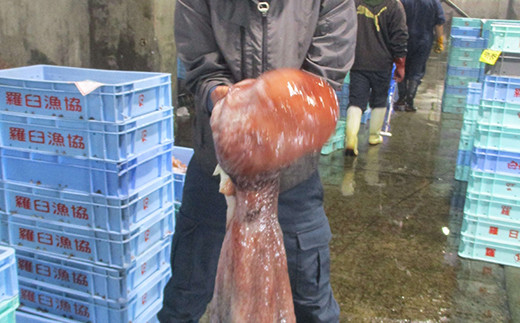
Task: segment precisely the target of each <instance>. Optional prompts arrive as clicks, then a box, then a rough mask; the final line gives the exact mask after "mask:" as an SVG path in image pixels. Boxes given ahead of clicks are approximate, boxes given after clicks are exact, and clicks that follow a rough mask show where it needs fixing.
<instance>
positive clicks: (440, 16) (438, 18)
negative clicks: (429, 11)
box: [433, 0, 446, 26]
mask: <svg viewBox="0 0 520 323" xmlns="http://www.w3.org/2000/svg"><path fill="white" fill-rule="evenodd" d="M433 5H434V7H435V13H436V15H435V25H436V26H438V25H443V24H444V23H445V22H446V17H444V9H442V5H441V2H440V1H439V0H435V1H434V3H433Z"/></svg>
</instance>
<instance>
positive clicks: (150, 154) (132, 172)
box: [0, 143, 173, 198]
mask: <svg viewBox="0 0 520 323" xmlns="http://www.w3.org/2000/svg"><path fill="white" fill-rule="evenodd" d="M172 148H173V144H172V143H168V144H164V145H161V146H157V147H156V148H154V149H151V150H149V151H147V152H145V153H143V154H141V155H138V156H136V157H134V158H131V159H129V160H128V161H125V162H102V161H96V160H90V159H78V158H73V157H66V156H58V155H56V156H53V155H46V154H37V153H31V152H28V151H19V150H12V149H5V148H0V158H1V166H0V167H1V168H2V171H1V174H0V179H2V180H5V181H14V182H19V184H36V185H38V186H41V187H44V188H50V189H56V190H64V191H68V192H78V191H79V192H83V193H89V194H100V195H104V196H107V197H118V198H126V197H129V196H130V195H132V194H135V193H136V192H137V191H139V188H140V187H141V186H143V185H146V184H147V183H148V182H150V181H153V180H156V179H157V178H160V177H163V176H166V175H168V174H171V172H172Z"/></svg>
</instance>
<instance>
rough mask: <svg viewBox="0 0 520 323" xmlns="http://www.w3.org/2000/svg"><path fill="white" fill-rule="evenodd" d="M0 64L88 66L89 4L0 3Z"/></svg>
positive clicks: (65, 0)
mask: <svg viewBox="0 0 520 323" xmlns="http://www.w3.org/2000/svg"><path fill="white" fill-rule="evenodd" d="M0 8H1V10H0V43H1V46H0V65H4V67H6V66H22V65H30V64H38V63H46V64H59V65H68V66H88V65H89V64H90V51H89V41H88V39H89V36H88V35H89V28H88V25H89V17H88V1H86V0H84V1H70V0H40V1H31V0H0Z"/></svg>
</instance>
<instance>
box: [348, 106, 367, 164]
mask: <svg viewBox="0 0 520 323" xmlns="http://www.w3.org/2000/svg"><path fill="white" fill-rule="evenodd" d="M362 114H363V111H361V108H360V107H356V106H353V105H352V106H350V107H349V108H348V109H347V122H346V129H345V155H347V156H349V155H354V156H357V154H358V132H359V125H360V124H361V115H362Z"/></svg>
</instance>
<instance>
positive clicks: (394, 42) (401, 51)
mask: <svg viewBox="0 0 520 323" xmlns="http://www.w3.org/2000/svg"><path fill="white" fill-rule="evenodd" d="M388 30H389V40H390V51H391V53H392V57H393V58H397V57H406V53H407V46H408V27H407V26H406V13H405V11H404V7H403V4H402V3H401V1H398V0H396V1H395V6H394V7H393V10H392V17H391V18H390V26H389V28H388Z"/></svg>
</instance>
